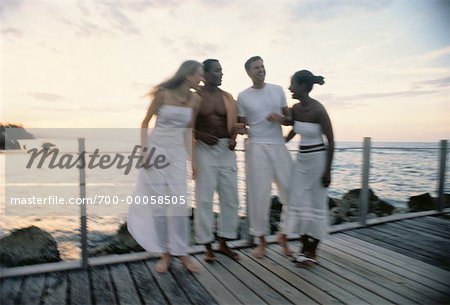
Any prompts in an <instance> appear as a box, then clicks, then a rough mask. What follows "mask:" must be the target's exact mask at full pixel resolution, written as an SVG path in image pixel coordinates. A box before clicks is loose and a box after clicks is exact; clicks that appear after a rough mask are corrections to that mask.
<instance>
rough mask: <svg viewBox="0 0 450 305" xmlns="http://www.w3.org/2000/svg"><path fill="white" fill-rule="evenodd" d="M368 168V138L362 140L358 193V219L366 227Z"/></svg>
mask: <svg viewBox="0 0 450 305" xmlns="http://www.w3.org/2000/svg"><path fill="white" fill-rule="evenodd" d="M369 168H370V138H368V137H365V138H364V146H363V167H362V187H361V193H360V199H359V201H360V206H359V211H360V218H359V221H360V223H361V224H362V225H366V216H367V211H368V207H369Z"/></svg>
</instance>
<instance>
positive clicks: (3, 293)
mask: <svg viewBox="0 0 450 305" xmlns="http://www.w3.org/2000/svg"><path fill="white" fill-rule="evenodd" d="M22 283H23V278H11V279H2V280H1V282H0V304H2V305H13V304H15V303H16V299H17V298H18V296H19V293H20V288H21V286H22Z"/></svg>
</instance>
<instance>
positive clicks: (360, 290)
mask: <svg viewBox="0 0 450 305" xmlns="http://www.w3.org/2000/svg"><path fill="white" fill-rule="evenodd" d="M271 249H272V250H275V251H277V252H278V253H279V254H283V250H282V249H281V247H280V246H278V245H272V246H271ZM308 270H310V271H311V272H312V273H314V274H316V275H318V276H320V277H323V278H325V279H326V280H327V281H330V282H333V283H335V285H336V286H338V287H341V288H342V289H344V290H346V291H348V292H350V293H351V294H353V295H355V296H356V297H359V298H360V299H362V300H364V302H367V303H369V304H393V303H392V302H389V301H388V300H386V299H384V298H382V297H380V296H378V295H376V294H374V293H373V292H371V291H370V290H367V289H365V287H362V286H360V285H356V284H355V283H352V282H351V281H349V280H347V279H346V278H344V277H342V276H341V275H340V274H339V273H338V274H335V273H333V272H330V271H329V270H327V269H326V268H324V267H323V266H321V265H316V266H311V268H308Z"/></svg>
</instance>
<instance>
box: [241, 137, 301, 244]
mask: <svg viewBox="0 0 450 305" xmlns="http://www.w3.org/2000/svg"><path fill="white" fill-rule="evenodd" d="M245 161H246V172H247V202H248V209H249V215H248V217H249V221H250V234H252V235H253V236H257V237H260V236H264V235H266V233H267V228H268V224H269V222H268V219H269V212H270V203H271V200H270V191H271V189H272V181H273V180H275V183H276V185H277V187H278V190H279V192H280V201H281V202H282V203H283V204H287V202H288V193H289V178H290V172H291V167H292V163H293V162H292V158H291V156H290V154H289V151H288V150H287V148H286V146H285V145H284V144H260V143H249V144H248V147H247V151H246V159H245ZM285 213H286V207H285V206H284V207H283V210H282V212H281V220H280V231H283V230H284V221H285Z"/></svg>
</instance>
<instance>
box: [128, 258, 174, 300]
mask: <svg viewBox="0 0 450 305" xmlns="http://www.w3.org/2000/svg"><path fill="white" fill-rule="evenodd" d="M128 268H129V269H130V272H131V276H132V277H133V279H134V282H135V284H136V289H137V291H138V293H139V295H140V296H141V300H142V301H143V303H144V304H146V305H161V304H168V303H167V301H166V299H165V298H164V295H163V294H162V292H161V291H160V289H159V287H158V285H157V284H156V281H155V279H154V278H153V276H152V274H151V273H150V271H149V270H148V268H147V267H146V265H145V264H144V262H132V263H128Z"/></svg>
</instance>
